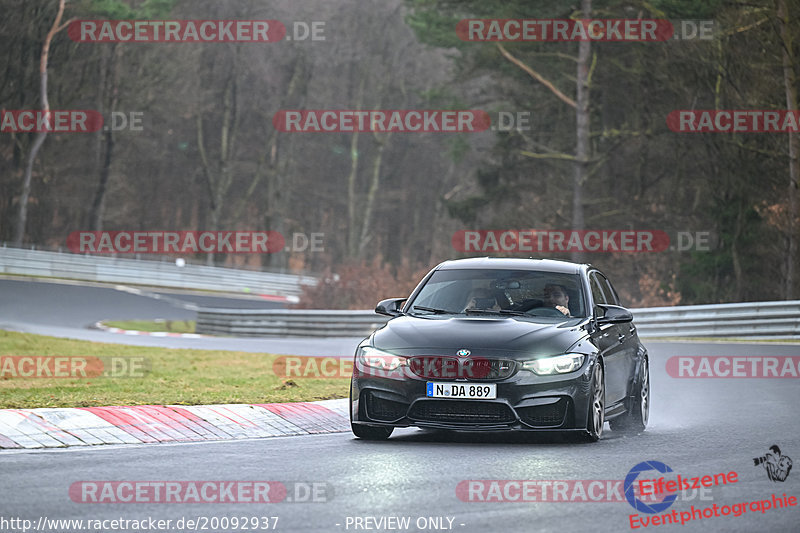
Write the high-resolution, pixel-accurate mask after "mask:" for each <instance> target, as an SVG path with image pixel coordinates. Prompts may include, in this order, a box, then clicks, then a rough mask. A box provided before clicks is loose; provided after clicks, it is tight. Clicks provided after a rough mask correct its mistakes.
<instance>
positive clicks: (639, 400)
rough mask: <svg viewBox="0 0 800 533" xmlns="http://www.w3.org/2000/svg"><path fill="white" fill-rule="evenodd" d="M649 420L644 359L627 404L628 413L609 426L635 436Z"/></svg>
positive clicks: (648, 376)
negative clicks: (632, 393)
mask: <svg viewBox="0 0 800 533" xmlns="http://www.w3.org/2000/svg"><path fill="white" fill-rule="evenodd" d="M649 419H650V368H649V363H648V361H647V359H645V360H644V365H643V366H642V372H641V374H640V376H639V379H638V380H637V382H636V386H635V387H634V395H633V396H632V397H631V399H630V400H629V403H628V411H627V412H626V413H625V414H624V415H622V416H620V417H618V418H615V419H614V420H611V421H609V424H610V425H611V429H612V430H614V431H619V432H620V433H625V434H629V435H636V434H639V433H641V432H642V431H644V430H645V428H646V427H647V422H648V421H649Z"/></svg>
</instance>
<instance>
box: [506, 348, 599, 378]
mask: <svg viewBox="0 0 800 533" xmlns="http://www.w3.org/2000/svg"><path fill="white" fill-rule="evenodd" d="M585 358H586V356H585V355H583V354H580V353H567V354H564V355H557V356H555V357H542V358H541V359H535V360H533V361H526V362H524V363H522V368H524V369H525V370H530V371H531V372H533V373H534V374H539V375H540V376H549V375H552V374H567V373H569V372H574V371H576V370H578V369H579V368H580V367H581V365H583V360H584V359H585Z"/></svg>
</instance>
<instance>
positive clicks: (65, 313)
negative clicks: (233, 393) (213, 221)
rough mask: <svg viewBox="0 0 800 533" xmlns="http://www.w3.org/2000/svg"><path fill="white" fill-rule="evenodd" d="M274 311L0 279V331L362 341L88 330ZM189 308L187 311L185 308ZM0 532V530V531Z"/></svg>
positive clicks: (150, 342) (136, 339) (261, 345)
mask: <svg viewBox="0 0 800 533" xmlns="http://www.w3.org/2000/svg"><path fill="white" fill-rule="evenodd" d="M193 305H194V306H206V307H240V308H248V309H259V308H261V309H278V308H282V307H284V305H283V304H279V303H275V302H270V301H267V300H263V299H258V298H234V297H220V296H208V295H197V294H186V293H174V292H170V293H167V292H164V291H161V292H156V293H147V295H138V294H133V293H131V292H128V291H127V290H120V289H116V288H114V287H101V286H86V285H75V284H67V283H57V282H39V281H33V282H32V281H22V280H11V279H0V329H7V330H12V331H22V332H25V333H36V334H39V335H51V336H54V337H66V338H70V339H80V340H88V341H94V342H112V343H118V344H130V345H134V346H164V347H169V348H194V349H201V350H202V349H206V350H238V351H244V352H269V353H278V354H290V355H315V356H316V355H319V356H342V355H347V356H350V355H352V354H353V351H354V350H355V347H356V346H357V345H358V342H359V341H360V340H361V339H354V338H337V339H278V338H240V339H237V338H225V337H219V338H203V339H184V338H174V337H168V338H161V337H149V336H128V335H121V334H118V333H110V332H106V331H99V330H94V329H88V328H89V326H91V325H92V324H94V323H95V322H97V321H99V320H128V319H143V320H152V319H156V318H164V319H170V320H194V319H195V316H196V314H195V312H194V311H193V310H192V309H191V306H193ZM187 306H188V307H189V309H187ZM0 531H1V530H0Z"/></svg>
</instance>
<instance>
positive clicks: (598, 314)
mask: <svg viewBox="0 0 800 533" xmlns="http://www.w3.org/2000/svg"><path fill="white" fill-rule="evenodd" d="M594 309H595V313H594V316H595V318H596V319H597V325H598V326H602V325H603V324H621V323H624V322H631V321H632V320H633V313H631V312H630V311H628V310H627V309H625V308H624V307H621V306H619V305H610V304H597V305H596V306H595V308H594Z"/></svg>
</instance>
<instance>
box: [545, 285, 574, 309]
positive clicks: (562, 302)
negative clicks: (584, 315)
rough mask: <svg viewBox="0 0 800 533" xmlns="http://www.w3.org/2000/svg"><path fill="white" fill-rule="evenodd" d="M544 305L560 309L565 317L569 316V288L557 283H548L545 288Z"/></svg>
mask: <svg viewBox="0 0 800 533" xmlns="http://www.w3.org/2000/svg"><path fill="white" fill-rule="evenodd" d="M544 304H545V305H546V306H549V307H553V308H555V309H558V310H559V311H561V312H562V313H564V315H565V316H570V314H569V295H568V294H567V288H566V287H565V286H563V285H558V284H556V283H548V284H547V285H545V287H544Z"/></svg>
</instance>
